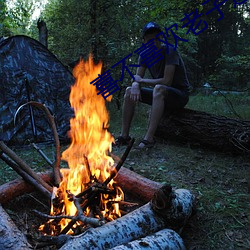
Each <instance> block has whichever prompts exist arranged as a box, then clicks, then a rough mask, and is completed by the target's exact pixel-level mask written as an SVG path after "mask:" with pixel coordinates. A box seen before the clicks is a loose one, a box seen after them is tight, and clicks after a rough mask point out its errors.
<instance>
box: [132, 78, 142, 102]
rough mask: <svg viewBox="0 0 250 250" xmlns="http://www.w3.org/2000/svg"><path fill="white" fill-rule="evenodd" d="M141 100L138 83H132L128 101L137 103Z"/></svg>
mask: <svg viewBox="0 0 250 250" xmlns="http://www.w3.org/2000/svg"><path fill="white" fill-rule="evenodd" d="M140 98H141V90H140V86H139V83H138V82H133V84H132V87H131V92H130V99H131V100H133V101H134V102H138V101H139V100H140Z"/></svg>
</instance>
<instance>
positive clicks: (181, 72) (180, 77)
mask: <svg viewBox="0 0 250 250" xmlns="http://www.w3.org/2000/svg"><path fill="white" fill-rule="evenodd" d="M161 54H162V56H163V58H164V59H162V60H159V61H158V62H156V63H155V64H153V65H152V66H150V68H148V67H147V65H146V64H145V63H142V62H143V58H142V57H141V56H139V64H140V65H142V66H143V67H146V68H148V70H149V72H150V74H151V76H152V78H153V79H157V78H162V77H163V76H164V69H165V65H176V67H175V72H174V77H173V82H172V85H171V87H173V88H177V89H180V90H184V91H189V90H190V83H189V81H188V78H187V73H186V68H185V65H184V62H183V60H182V58H181V55H180V54H179V52H178V51H176V50H174V48H172V47H169V48H168V53H167V48H166V46H162V50H161Z"/></svg>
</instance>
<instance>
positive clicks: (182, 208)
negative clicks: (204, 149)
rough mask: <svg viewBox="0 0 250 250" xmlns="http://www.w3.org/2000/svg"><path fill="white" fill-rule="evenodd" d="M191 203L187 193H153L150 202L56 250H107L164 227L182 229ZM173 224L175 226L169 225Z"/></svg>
mask: <svg viewBox="0 0 250 250" xmlns="http://www.w3.org/2000/svg"><path fill="white" fill-rule="evenodd" d="M182 199H183V200H182ZM194 200H195V197H194V196H193V195H192V194H191V192H190V191H188V190H185V189H180V190H179V191H177V190H176V191H174V192H172V190H171V189H169V188H167V189H166V188H165V187H163V188H161V189H160V190H159V191H158V192H156V195H155V196H154V198H153V199H152V201H151V202H148V203H147V204H145V205H143V206H142V207H140V208H138V209H136V210H134V211H133V212H131V213H129V214H127V215H124V216H123V217H121V218H118V219H116V220H114V221H112V222H109V223H107V224H105V225H103V226H101V227H98V228H91V229H89V230H88V231H86V232H85V233H83V234H81V235H79V236H76V237H73V238H71V239H69V240H68V241H67V242H66V243H65V244H64V245H63V246H62V248H60V249H61V250H69V249H83V248H84V249H86V250H88V249H91V250H94V249H109V248H112V247H115V246H117V245H120V244H125V243H128V242H131V241H133V240H136V239H138V238H141V237H146V236H147V235H150V234H152V233H155V232H157V231H159V230H162V229H164V228H166V227H171V226H173V227H175V228H176V227H177V225H178V226H183V225H184V224H185V222H186V221H187V219H188V217H190V216H191V214H192V206H193V205H194ZM172 217H173V219H172ZM176 222H177V223H178V224H177V225H173V224H172V223H176Z"/></svg>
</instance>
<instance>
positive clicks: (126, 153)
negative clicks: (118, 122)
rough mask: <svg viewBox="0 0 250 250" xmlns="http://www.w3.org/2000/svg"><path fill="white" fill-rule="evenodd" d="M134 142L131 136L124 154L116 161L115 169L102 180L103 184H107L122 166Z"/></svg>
mask: <svg viewBox="0 0 250 250" xmlns="http://www.w3.org/2000/svg"><path fill="white" fill-rule="evenodd" d="M134 142H135V138H132V139H131V141H130V143H129V145H128V146H127V148H126V150H125V152H124V154H123V155H122V157H121V159H120V161H119V162H118V163H117V165H116V167H115V169H114V170H113V171H112V172H111V173H110V176H109V177H108V178H107V179H106V180H105V181H104V183H103V184H104V185H108V183H109V182H110V181H111V180H112V179H113V178H114V177H115V176H116V174H117V173H118V171H119V170H120V168H121V167H122V165H123V163H124V162H125V160H126V158H127V156H128V154H129V152H130V150H131V148H132V146H133V144H134Z"/></svg>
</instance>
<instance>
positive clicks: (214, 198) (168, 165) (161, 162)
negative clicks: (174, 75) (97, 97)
mask: <svg viewBox="0 0 250 250" xmlns="http://www.w3.org/2000/svg"><path fill="white" fill-rule="evenodd" d="M228 98H229V97H228ZM230 102H231V103H232V105H233V109H234V110H235V111H236V112H237V114H238V115H240V116H241V117H242V118H244V119H245V120H250V110H249V102H250V98H249V96H246V97H238V96H236V97H235V96H231V97H230ZM187 107H188V108H191V109H195V110H201V111H205V112H208V113H211V114H217V115H223V116H228V117H233V118H237V116H236V115H235V114H234V112H232V111H231V108H229V107H228V105H227V104H226V102H225V98H224V97H221V96H209V97H207V96H200V95H197V96H191V98H190V102H189V104H188V106H187ZM108 109H109V111H110V131H111V133H112V134H113V135H114V136H117V135H118V134H119V133H120V127H121V126H120V125H121V110H117V108H116V107H115V106H114V104H113V103H110V104H108ZM148 111H149V107H148V106H146V105H144V104H139V105H138V107H137V112H136V115H135V119H134V120H133V123H132V128H131V135H132V136H134V137H135V138H136V139H137V141H136V143H138V140H139V139H141V138H142V137H143V136H144V133H145V131H146V128H147V125H148V116H149V114H148ZM65 147H66V146H65ZM65 147H63V148H62V150H63V149H64V148H65ZM14 150H15V152H16V153H17V154H18V155H19V156H21V157H22V158H23V159H24V160H25V161H26V162H27V163H29V165H32V168H33V169H34V170H35V171H44V170H46V169H48V167H47V164H46V162H45V161H44V160H43V159H41V157H40V156H39V155H38V153H37V152H36V151H35V150H34V149H31V148H26V149H23V148H15V149H14ZM43 150H44V151H45V152H46V154H47V155H48V156H49V157H50V158H51V159H53V158H54V154H55V152H54V148H53V146H44V148H43ZM124 150H125V148H124V147H123V148H114V150H113V153H114V154H116V155H118V156H121V155H122V154H123V152H124ZM249 160H250V157H249V156H239V155H232V154H226V153H220V152H215V151H211V150H207V149H205V148H202V147H198V146H192V145H187V144H178V143H175V142H173V141H163V140H158V141H157V144H156V146H155V148H153V149H150V150H147V151H138V150H136V149H132V150H131V152H130V154H129V156H128V158H127V160H126V162H125V164H124V166H125V167H127V168H130V169H133V170H134V171H135V172H137V173H139V174H141V175H143V176H145V177H147V178H149V179H152V180H154V181H157V182H161V183H169V184H171V185H172V186H173V187H174V188H187V189H189V190H191V191H193V192H194V193H195V195H196V197H197V200H198V206H197V213H196V215H195V216H194V217H193V218H192V219H191V220H190V221H189V222H188V224H187V226H186V227H185V229H184V230H183V233H182V234H181V236H182V238H183V239H184V241H185V243H186V245H187V248H188V249H198V250H200V249H204V250H207V249H215V250H217V249H218V250H221V249H225V250H228V249H229V250H230V249H232V250H233V249H250V238H249V231H250V226H249V217H250V213H249V211H250V205H249V204H250V203H249V191H250V184H249V177H250V161H249ZM0 168H1V171H0V184H3V183H5V182H8V181H9V180H12V179H15V178H16V177H17V175H16V174H15V173H14V171H13V170H12V169H11V168H10V167H9V166H7V165H6V164H4V163H3V162H0Z"/></svg>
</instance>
